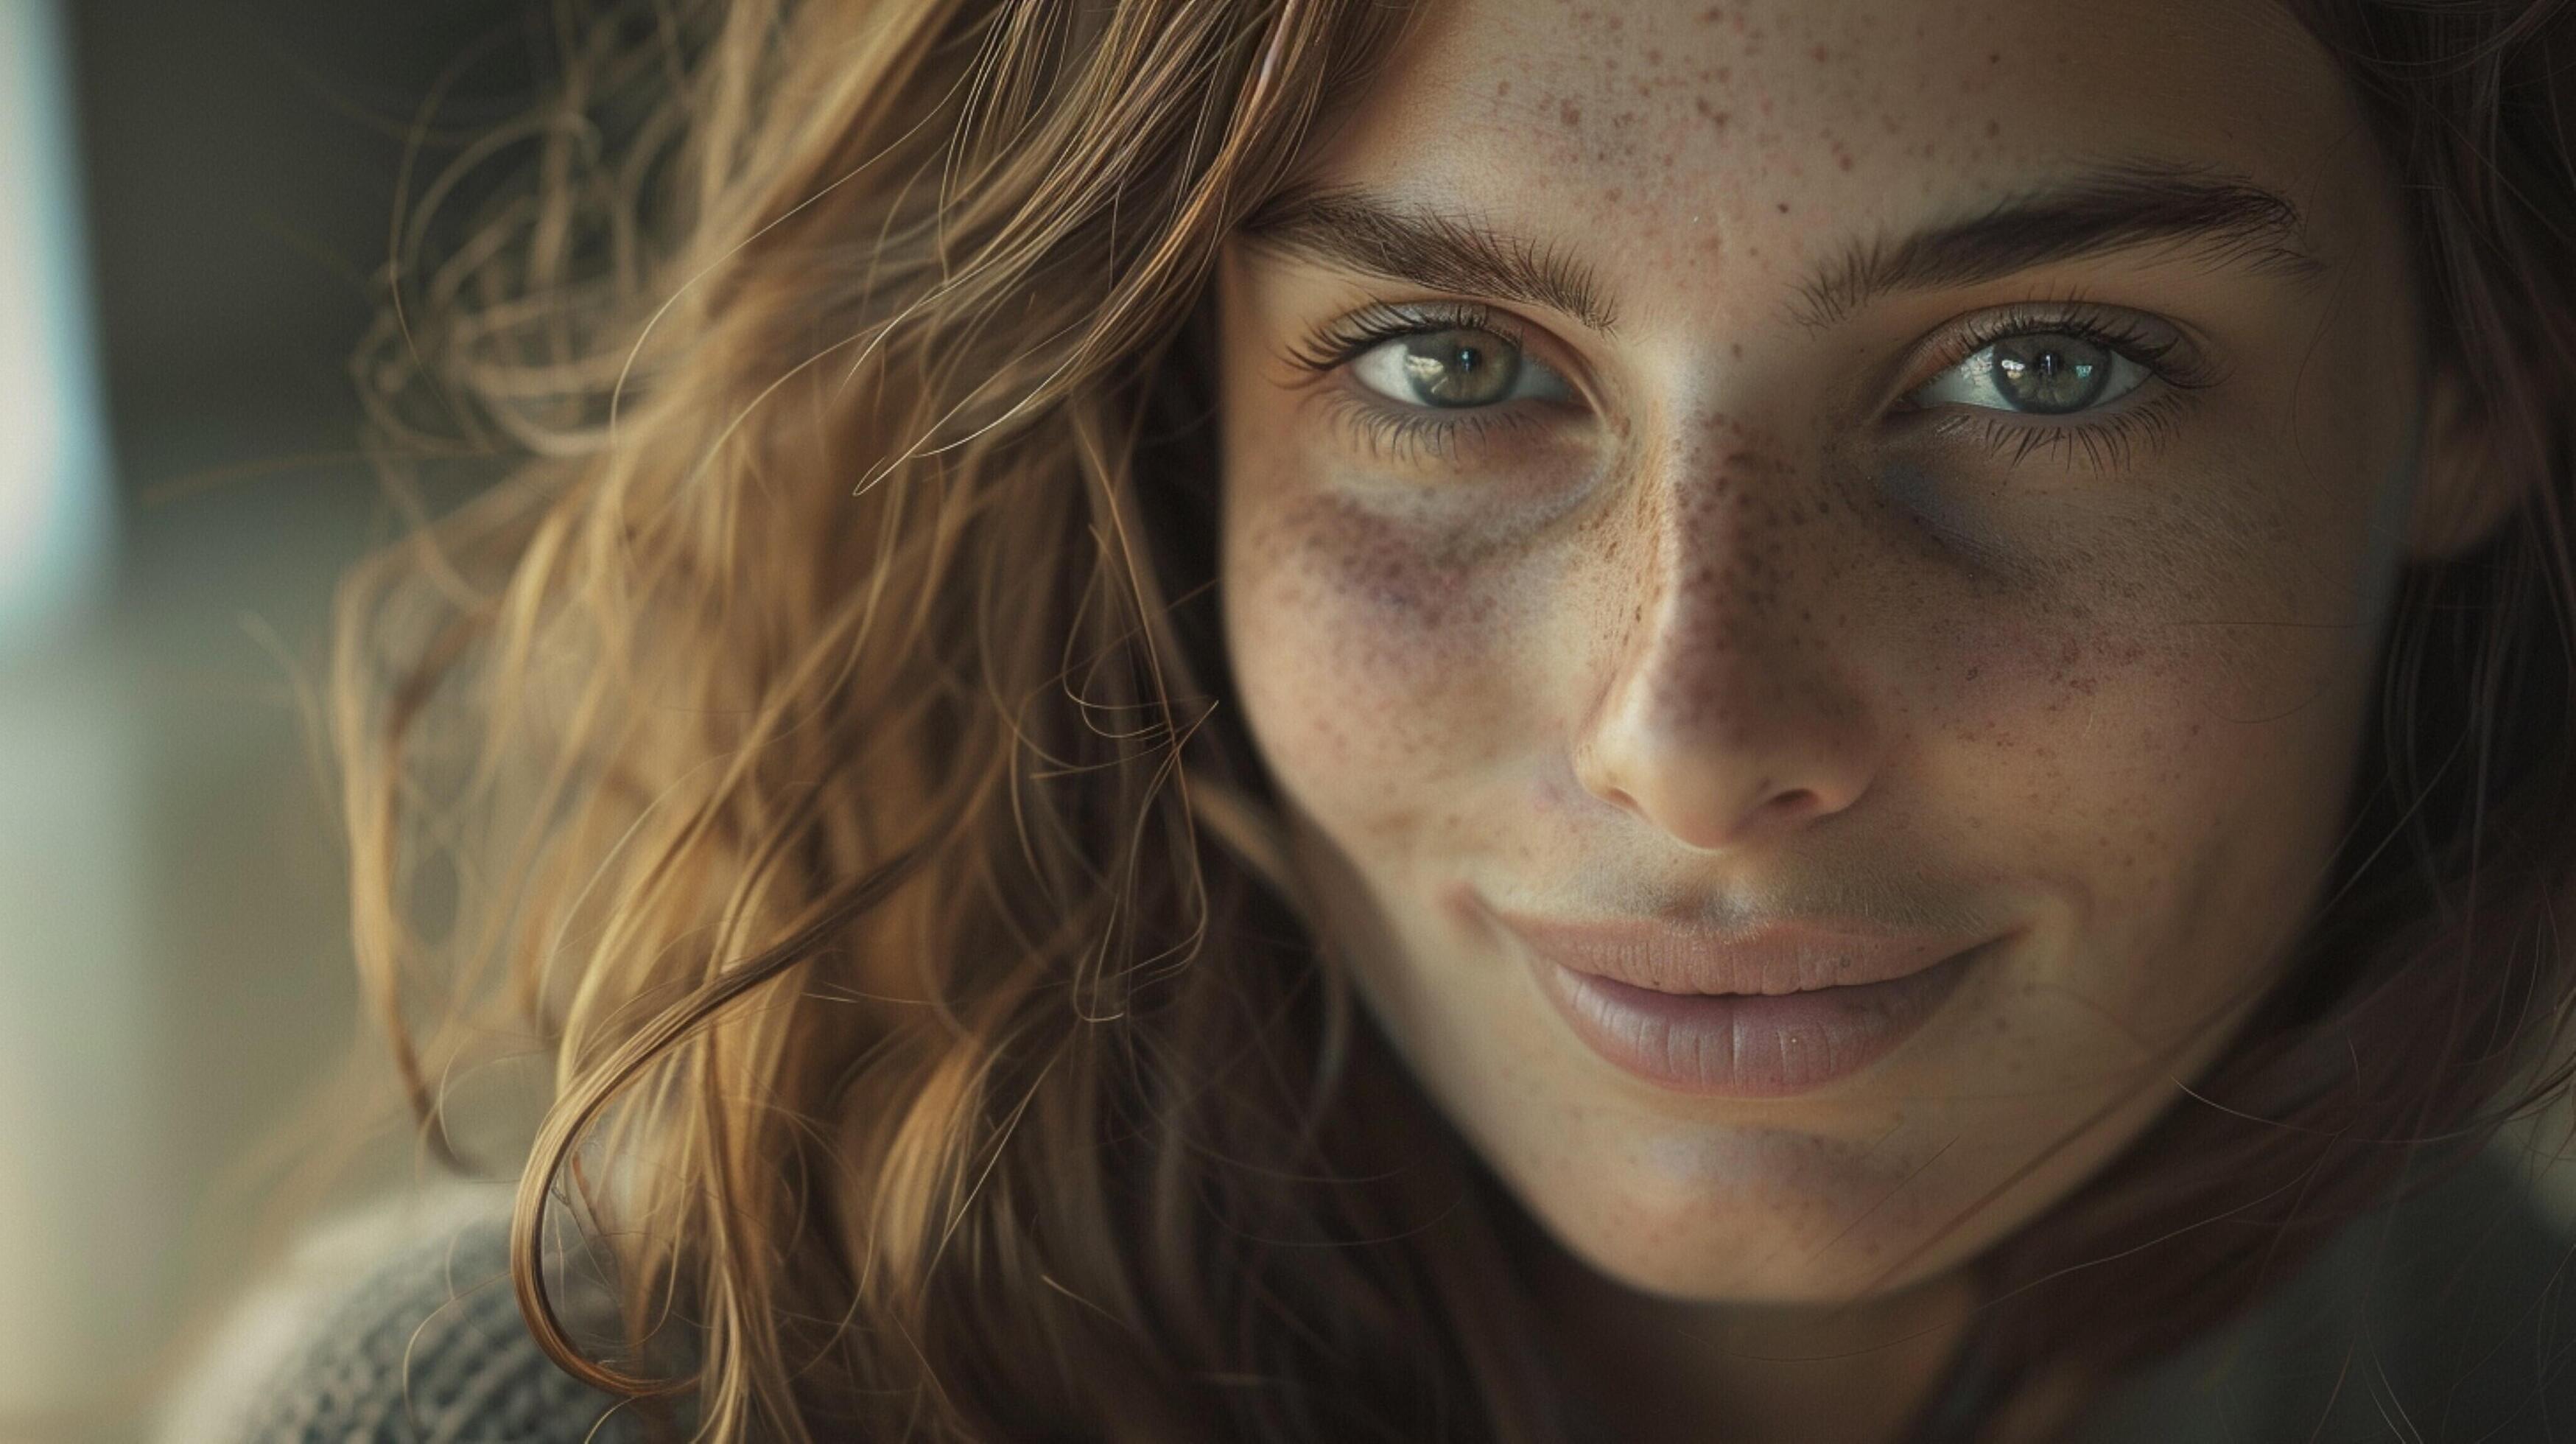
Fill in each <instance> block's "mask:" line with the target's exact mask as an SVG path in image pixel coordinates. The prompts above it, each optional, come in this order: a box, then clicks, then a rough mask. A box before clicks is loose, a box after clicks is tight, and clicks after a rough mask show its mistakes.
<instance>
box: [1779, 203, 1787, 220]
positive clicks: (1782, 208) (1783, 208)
mask: <svg viewBox="0 0 2576 1444" xmlns="http://www.w3.org/2000/svg"><path fill="white" fill-rule="evenodd" d="M1788 213H1789V203H1788V202H1787V201H1782V202H1780V214H1782V215H1784V216H1785V215H1787V214H1788Z"/></svg>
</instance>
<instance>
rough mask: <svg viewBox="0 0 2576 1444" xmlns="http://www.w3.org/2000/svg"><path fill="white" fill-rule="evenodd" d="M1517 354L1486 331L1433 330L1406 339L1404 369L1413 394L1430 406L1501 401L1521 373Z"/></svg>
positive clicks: (1477, 404)
mask: <svg viewBox="0 0 2576 1444" xmlns="http://www.w3.org/2000/svg"><path fill="white" fill-rule="evenodd" d="M1520 369H1521V363H1520V355H1519V353H1518V352H1517V351H1515V350H1513V349H1512V346H1511V344H1510V343H1509V342H1507V341H1504V340H1503V339H1502V338H1500V337H1498V336H1495V335H1493V334H1492V333H1491V332H1486V331H1470V330H1450V331H1432V332H1428V333H1425V334H1423V335H1420V336H1413V337H1409V338H1407V339H1406V341H1405V343H1404V374H1405V378H1406V379H1407V380H1409V381H1411V382H1412V383H1413V390H1414V394H1415V395H1417V396H1419V397H1421V398H1422V400H1424V401H1426V402H1428V403H1430V404H1431V405H1433V406H1482V405H1485V404H1487V403H1489V402H1494V401H1500V400H1501V399H1503V397H1504V396H1506V395H1508V394H1509V393H1510V391H1511V389H1512V381H1513V380H1514V378H1516V377H1517V376H1518V375H1519V374H1520Z"/></svg>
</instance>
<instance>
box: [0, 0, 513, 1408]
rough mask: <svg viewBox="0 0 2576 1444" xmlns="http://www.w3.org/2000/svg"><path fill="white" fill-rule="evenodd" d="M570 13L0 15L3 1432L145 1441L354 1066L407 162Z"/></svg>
mask: <svg viewBox="0 0 2576 1444" xmlns="http://www.w3.org/2000/svg"><path fill="white" fill-rule="evenodd" d="M557 8H558V7H555V6H553V5H550V4H547V3H544V0H533V3H532V0H438V3H434V4H420V3H416V0H415V3H403V0H187V3H179V4H173V3H169V0H0V759H5V761H0V1438H6V1439H19V1438H27V1439H43V1440H48V1441H52V1440H74V1441H92V1440H97V1441H111V1440H125V1439H131V1438H139V1437H141V1435H142V1416H141V1415H140V1414H139V1413H120V1406H141V1405H144V1404H147V1403H148V1402H149V1393H150V1391H151V1390H153V1389H154V1388H156V1387H157V1384H158V1379H157V1376H155V1375H154V1374H153V1373H152V1371H153V1370H154V1369H155V1368H156V1367H158V1366H161V1365H163V1364H164V1363H165V1362H166V1360H165V1359H164V1357H163V1356H164V1354H165V1353H166V1351H167V1350H168V1349H169V1347H170V1346H171V1344H172V1343H173V1341H174V1340H176V1339H177V1338H178V1337H179V1332H180V1330H181V1328H182V1327H183V1325H185V1324H187V1323H188V1322H190V1315H191V1311H192V1310H197V1309H200V1308H201V1307H202V1306H203V1304H204V1303H205V1301H207V1300H209V1299H220V1298H223V1297H225V1296H227V1295H228V1294H229V1293H231V1292H232V1291H233V1290H235V1289H236V1288H237V1287H238V1286H239V1284H240V1283H241V1281H242V1280H241V1273H242V1270H243V1269H244V1267H246V1260H248V1259H249V1258H250V1257H251V1252H250V1247H251V1246H250V1240H251V1239H252V1238H253V1236H254V1234H255V1233H256V1226H257V1224H258V1222H259V1215H260V1212H261V1209H262V1201H261V1199H260V1198H259V1197H258V1196H257V1194H258V1193H259V1187H258V1185H257V1184H256V1182H245V1181H244V1175H243V1168H242V1161H243V1160H244V1159H246V1158H248V1157H251V1156H252V1155H253V1153H254V1147H255V1145H257V1144H258V1143H260V1142H261V1141H262V1140H263V1139H265V1138H267V1137H269V1136H270V1135H272V1134H273V1133H274V1132H275V1130H276V1129H277V1128H278V1126H279V1124H280V1122H281V1120H283V1119H285V1118H286V1117H288V1116H289V1115H290V1114H291V1112H292V1111H293V1109H294V1108H295V1107H296V1106H297V1105H299V1104H300V1103H301V1102H302V1101H303V1100H304V1099H305V1098H306V1097H307V1096H309V1095H310V1094H311V1093H312V1092H313V1090H314V1089H315V1088H316V1087H317V1086H318V1085H319V1084H320V1082H321V1081H322V1080H323V1079H325V1078H326V1077H327V1076H328V1075H329V1074H330V1073H331V1072H332V1070H333V1069H334V1068H335V1067H336V1065H337V1064H338V1063H339V1061H340V1060H341V1058H342V1056H343V1055H344V1053H345V1050H346V1047H347V1043H348V1040H349V1038H350V1037H351V1036H352V1033H353V1030H354V1025H355V1012H354V1008H355V1002H356V997H355V987H354V983H353V981H352V974H351V969H350V966H349V961H348V953H347V947H346V944H345V942H344V941H343V936H342V930H343V926H344V918H345V907H344V904H343V902H342V899H341V873H340V867H341V863H340V856H341V854H340V848H339V844H338V842H337V835H336V832H337V830H336V824H335V822H334V820H333V815H332V810H331V804H330V803H329V801H328V796H327V793H326V791H325V790H324V788H323V786H322V783H321V780H320V773H319V771H318V768H317V765H316V762H317V755H318V754H316V753H315V752H314V751H313V750H312V748H311V747H310V745H309V734H308V729H307V725H306V719H305V716H304V713H303V710H302V708H303V705H304V704H303V702H302V701H300V700H299V699H300V697H301V696H302V695H303V694H304V693H305V692H307V691H308V690H309V689H310V687H311V685H312V684H313V682H314V680H315V678H316V676H317V673H318V669H319V664H320V661H321V658H322V656H323V655H324V653H323V648H324V644H325V639H326V636H327V629H326V610H327V606H328V601H329V597H330V592H331V587H332V584H333V581H334V578H335V576H336V574H337V573H338V571H339V570H340V568H341V567H343V566H344V565H345V564H346V563H347V562H348V561H349V560H350V559H351V558H353V557H354V556H355V555H357V554H358V553H359V552H360V551H361V550H362V549H363V548H365V547H366V546H367V545H368V544H369V543H371V542H372V541H376V540H380V539H383V538H385V537H387V536H390V535H392V534H393V532H394V530H395V522H394V518H393V517H392V515H391V514H390V511H389V509H388V508H387V507H385V506H384V505H383V504H382V503H381V502H380V501H379V499H378V493H377V490H376V484H375V481H374V477H373V474H372V473H371V472H370V471H369V470H368V468H367V467H366V466H365V465H364V464H363V462H361V461H360V460H359V459H358V458H357V457H356V456H355V455H354V454H353V447H354V445H355V443H356V440H357V419H358V418H357V405H356V399H355V398H356V391H355V388H354V387H353V385H352V384H351V382H350V380H349V378H348V374H347V367H346V360H347V357H348V355H349V352H350V350H351V348H352V346H353V345H354V344H355V342H356V341H357V339H358V337H359V334H360V332H361V330H362V329H363V328H364V327H365V325H366V324H367V322H368V320H369V318H370V316H371V315H372V313H373V310H374V308H375V306H376V305H377V304H378V303H379V300H380V298H381V295H382V286H381V281H380V276H381V274H382V272H383V271H384V269H385V258H386V256H387V255H388V240H387V238H388V234H389V227H390V226H391V224H392V222H393V219H394V216H395V211H396V194H397V188H398V185H399V183H400V181H401V178H402V176H403V172H404V157H405V151H406V142H407V140H411V139H419V140H422V141H424V142H425V143H424V144H423V145H422V146H421V147H420V149H419V151H418V154H417V157H416V159H415V161H414V170H413V181H412V184H413V187H414V189H415V190H417V188H418V186H419V185H421V184H422V183H424V182H425V181H426V180H427V179H428V178H429V177H430V176H434V175H435V174H436V172H437V170H438V169H439V167H440V166H442V165H443V164H445V162H447V161H448V160H450V159H452V158H453V157H454V156H455V154H456V143H455V141H456V135H457V133H458V132H471V131H473V130H474V129H476V128H478V127H489V126H490V125H492V124H493V123H495V122H497V121H499V120H501V119H503V118H504V117H507V116H509V115H511V114H513V113H515V112H516V111H517V110H519V109H520V108H522V107H524V105H525V104H526V103H527V102H528V100H529V99H530V98H531V95H532V86H533V84H534V77H536V76H538V75H541V74H543V73H545V69H546V65H547V58H548V57H549V56H550V55H551V54H552V53H554V52H553V49H552V31H551V28H550V27H551V25H552V23H553V21H552V17H553V15H554V14H555V11H556V9H557ZM442 84H443V85H444V89H443V90H441V87H442ZM434 92H438V93H439V94H440V96H441V99H440V100H439V103H438V104H437V105H436V106H435V108H434V111H425V107H427V106H428V104H429V102H430V101H431V99H432V97H433V93H434ZM425 121H426V123H424V122H425Z"/></svg>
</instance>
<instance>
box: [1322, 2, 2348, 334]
mask: <svg viewBox="0 0 2576 1444" xmlns="http://www.w3.org/2000/svg"><path fill="white" fill-rule="evenodd" d="M2142 160H2143V161H2153V162H2165V163H2175V164H2184V165H2193V166H2210V167H2215V168H2218V169H2220V170H2223V171H2227V172H2232V173H2234V174H2237V175H2241V176H2243V177H2245V178H2247V179H2249V180H2252V181H2253V182H2254V183H2256V184H2258V185H2261V186H2264V187H2266V188H2268V189H2272V190H2276V191H2278V192H2280V193H2281V194H2283V195H2285V196H2288V197H2289V198H2290V199H2292V200H2293V201H2294V202H2295V203H2296V204H2297V205H2298V207H2299V209H2300V211H2301V213H2302V215H2303V216H2304V217H2306V218H2307V220H2308V221H2309V222H2310V224H2311V225H2312V227H2313V228H2314V230H2315V233H2316V235H2315V238H2316V240H2317V241H2318V243H2319V245H2320V247H2321V248H2322V249H2325V250H2327V251H2328V252H2329V253H2331V252H2333V251H2334V250H2337V249H2340V246H2339V245H2338V244H2337V243H2338V242H2339V241H2340V240H2342V239H2344V238H2348V237H2351V236H2352V235H2354V234H2355V233H2356V230H2357V228H2358V227H2360V226H2362V225H2364V224H2366V223H2367V221H2368V219H2369V216H2368V214H2367V213H2368V212H2369V210H2370V208H2371V207H2373V206H2374V205H2381V204H2384V203H2385V200H2384V196H2383V195H2382V190H2383V188H2382V187H2381V186H2380V185H2379V184H2378V182H2379V179H2380V177H2379V174H2378V172H2377V170H2376V169H2375V166H2376V162H2375V160H2374V159H2373V158H2372V155H2371V152H2370V150H2369V147H2368V145H2367V139H2366V135H2365V133H2364V131H2363V129H2362V127H2361V125H2360V119H2359V116H2358V114H2357V112H2356V111H2355V110H2354V109H2353V107H2352V104H2351V100H2350V98H2349V96H2348V95H2347V94H2346V92H2345V89H2344V86H2343V83H2342V80H2341V77H2340V76H2339V74H2338V72H2337V70H2336V67H2335V64H2334V62H2333V60H2332V59H2331V57H2329V56H2328V55H2327V54H2326V52H2325V51H2324V50H2323V49H2322V48H2321V47H2320V46H2319V45H2318V44H2317V42H2316V41H2314V40H2313V39H2312V38H2311V37H2310V36H2309V35H2308V34H2307V32H2306V31H2305V30H2303V29H2302V28H2301V27H2300V26H2299V25H2298V24H2297V22H2296V21H2295V20H2294V19H2293V18H2292V17H2291V16H2290V15H2289V14H2288V13H2287V12H2286V11H2285V10H2284V9H2283V8H2282V7H2281V6H2280V5H2279V4H2276V3H2273V0H2121V3H2086V4H2081V5H2033V4H2029V3H2027V0H1722V3H1718V4H1707V3H1634V4H1618V3H1607V4H1604V3H1598V0H1436V3H1435V4H1434V5H1433V6H1432V8H1431V11H1430V13H1429V14H1428V15H1426V16H1425V17H1424V23H1423V24H1422V25H1421V27H1420V29H1419V30H1417V31H1416V32H1415V33H1414V34H1413V36H1412V37H1411V38H1410V39H1409V40H1408V42H1407V43H1406V45H1405V47H1404V48H1403V50H1402V51H1401V52H1400V53H1399V54H1398V55H1397V56H1395V57H1394V58H1393V61H1392V63H1391V64H1390V65H1389V67H1388V68H1387V69H1386V70H1385V71H1384V72H1383V73H1382V74H1381V76H1380V78H1379V79H1378V81H1377V83H1376V84H1375V85H1374V86H1373V87H1372V88H1371V90H1370V91H1369V92H1368V94H1366V95H1365V96H1364V97H1362V98H1361V100H1360V102H1359V103H1358V104H1357V105H1356V106H1355V107H1354V109H1353V110H1352V112H1351V113H1350V114H1349V115H1348V116H1347V117H1346V118H1345V119H1344V121H1343V123H1342V124H1340V125H1339V126H1338V127H1337V128H1335V129H1333V130H1331V131H1330V132H1328V134H1327V138H1326V141H1325V144H1324V145H1323V146H1322V147H1321V148H1320V149H1319V151H1318V152H1317V153H1316V154H1315V155H1314V156H1313V157H1312V158H1311V159H1310V162H1309V164H1308V165H1307V166H1306V167H1305V168H1304V170H1305V175H1306V176H1307V177H1309V178H1312V179H1314V180H1316V181H1318V182H1321V183H1325V184H1338V183H1346V182H1347V183H1353V184H1359V185H1364V186H1366V187H1368V188H1369V189H1371V190H1374V191H1378V192H1381V193H1384V194H1387V195H1389V196H1393V197H1398V198H1401V199H1404V200H1407V201H1412V202H1418V203H1422V204H1426V205H1437V206H1440V207H1442V208H1444V209H1447V208H1457V209H1463V210H1468V211H1473V212H1478V213H1481V214H1484V215H1487V216H1490V217H1493V218H1496V219H1498V220H1508V221H1509V222H1511V223H1512V224H1511V229H1513V230H1514V231H1516V232H1519V233H1522V234H1528V235H1532V236H1537V237H1543V238H1546V239H1548V240H1551V241H1563V242H1566V243H1569V244H1571V245H1573V246H1576V247H1579V248H1580V249H1581V250H1582V252H1583V253H1584V254H1585V256H1586V258H1587V259H1589V260H1592V261H1594V262H1597V263H1604V264H1607V265H1609V266H1611V267H1612V268H1614V270H1615V269H1617V268H1620V267H1622V266H1632V267H1633V266H1643V267H1650V268H1652V269H1653V270H1654V271H1655V273H1656V279H1657V280H1658V282H1659V283H1679V284H1685V285H1687V284H1691V283H1692V282H1693V281H1694V280H1706V281H1708V282H1710V283H1714V282H1715V281H1716V280H1717V279H1719V277H1720V276H1721V274H1724V275H1740V274H1742V273H1744V272H1746V271H1748V270H1750V271H1760V270H1764V269H1770V268H1779V269H1787V268H1790V267H1793V266H1796V265H1799V264H1800V263H1802V262H1806V261H1811V260H1813V259H1814V257H1815V255H1816V254H1817V253H1818V252H1820V251H1822V250H1824V249H1826V248H1828V247H1835V246H1842V245H1848V244H1849V243H1850V242H1851V241H1852V240H1853V239H1854V238H1855V237H1860V236H1866V235H1870V234H1877V233H1892V232H1894V231H1897V230H1900V229H1903V228H1906V227H1909V226H1912V225H1915V224H1919V223H1920V222H1922V221H1923V220H1925V219H1926V218H1927V217H1929V216H1932V215H1943V216H1948V215H1955V214H1957V213H1959V212H1961V211H1963V210H1973V209H1974V208H1976V207H1977V206H1979V205H1980V204H1984V203H1990V202H1993V201H1996V200H1999V199H2001V198H2003V197H2005V196H2008V195H2010V194H2013V193H2015V192H2017V191H2021V190H2025V189H2027V188H2029V187H2031V186H2033V185H2035V184H2042V183H2045V182H2047V181H2048V180H2050V179H2051V178H2053V177H2058V176H2062V175H2065V174H2067V173H2069V172H2070V171H2072V170H2075V169H2077V168H2080V167H2084V166H2088V165H2099V164H2105V163H2113V162H2123V161H2142Z"/></svg>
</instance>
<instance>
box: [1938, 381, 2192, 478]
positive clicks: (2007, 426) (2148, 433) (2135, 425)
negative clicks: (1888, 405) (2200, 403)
mask: <svg viewBox="0 0 2576 1444" xmlns="http://www.w3.org/2000/svg"><path fill="white" fill-rule="evenodd" d="M2190 394H2191V393H2190V392H2188V391H2183V390H2176V389H2173V388H2171V387H2168V388H2166V389H2165V390H2164V391H2162V392H2161V394H2159V395H2158V396H2157V397H2156V398H2155V399H2154V400H2152V401H2149V402H2146V403H2145V404H2143V405H2139V406H2132V407H2129V408H2127V409H2126V410H2122V411H2115V412H2112V413H2110V414H2108V415H2106V416H2104V417H2102V418H2101V419H2100V420H2097V421H2086V422H2075V423H2068V424H2065V425H2059V426H2033V425H2030V424H2028V423H2025V422H2016V421H2011V420H2007V419H2006V418H2007V417H2009V416H2011V415H2012V414H2013V413H2011V412H2004V411H1995V410H1991V409H1986V408H1979V409H1977V410H1975V411H1969V412H1962V413H1960V414H1958V415H1955V416H1948V417H1944V418H1942V419H1941V420H1940V421H1938V422H1936V423H1935V424H1934V426H1933V428H1932V429H1933V432H1934V434H1935V435H1938V436H1942V437H1945V438H1952V439H1958V440H1965V441H1969V442H1972V443H1974V444H1977V445H1981V446H1983V447H1984V448H1985V449H1986V451H1987V453H1988V454H1990V455H1993V456H1998V457H2001V456H2004V455H2005V453H2006V452H2007V451H2009V452H2010V453H2011V454H2010V456H2009V457H2008V458H2007V464H2008V465H2011V466H2015V467H2018V466H2020V465H2022V464H2023V463H2024V462H2025V461H2026V460H2028V458H2029V457H2030V454H2031V453H2032V452H2034V451H2040V450H2043V449H2045V450H2046V452H2047V453H2048V455H2049V456H2051V457H2053V458H2055V459H2056V460H2057V461H2058V462H2059V465H2060V469H2062V470H2066V471H2073V470H2076V469H2077V462H2076V455H2077V453H2078V452H2079V451H2080V452H2081V453H2082V456H2083V463H2082V464H2083V467H2084V469H2086V470H2091V471H2108V470H2115V469H2117V468H2120V467H2124V466H2127V465H2129V464H2130V462H2131V461H2132V459H2133V458H2134V455H2135V453H2136V450H2137V448H2138V447H2140V446H2142V445H2143V446H2149V447H2152V446H2154V445H2155V444H2157V443H2159V442H2162V441H2164V440H2166V439H2168V438H2170V437H2171V436H2172V435H2173V432H2174V420H2175V415H2174V414H2175V412H2176V411H2178V410H2179V409H2180V408H2181V407H2182V405H2183V404H2184V403H2185V402H2186V401H2187V400H2188V399H2189V397H2190Z"/></svg>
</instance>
